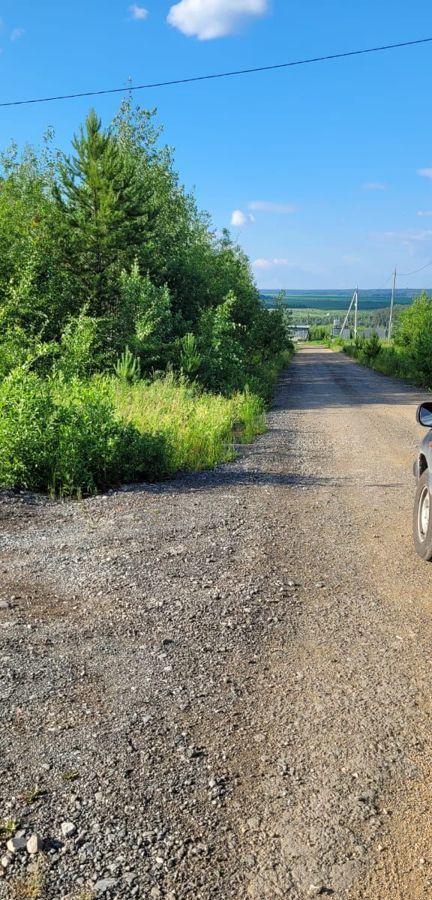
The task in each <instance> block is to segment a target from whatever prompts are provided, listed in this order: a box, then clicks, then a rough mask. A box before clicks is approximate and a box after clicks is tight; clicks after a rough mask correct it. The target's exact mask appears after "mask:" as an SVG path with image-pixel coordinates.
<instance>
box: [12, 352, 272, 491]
mask: <svg viewBox="0 0 432 900" xmlns="http://www.w3.org/2000/svg"><path fill="white" fill-rule="evenodd" d="M277 371H278V370H277ZM276 374H277V372H276ZM273 375H274V373H273V370H272V372H271V376H270V374H269V373H267V374H266V378H267V379H269V383H270V377H271V378H273ZM264 406H265V404H264V401H263V400H262V399H260V397H259V396H258V395H256V394H255V393H252V392H250V391H249V390H245V391H243V392H242V393H237V394H235V395H234V396H232V397H229V398H228V397H223V396H221V395H216V394H210V393H206V392H204V391H202V390H200V389H198V387H197V386H195V385H193V384H192V385H191V384H189V383H188V382H186V381H183V380H181V379H178V378H176V377H175V376H174V375H172V374H168V375H166V376H164V377H162V378H159V379H156V380H155V381H153V382H151V383H147V382H144V381H140V382H137V383H136V384H129V383H127V382H121V381H119V380H117V379H114V378H108V377H103V376H93V377H92V378H89V379H87V380H80V379H78V378H72V379H69V380H65V379H64V378H62V377H58V376H57V377H51V378H42V377H40V376H38V375H36V374H34V373H28V372H25V371H23V370H22V369H17V370H14V371H13V372H12V373H10V375H8V376H7V377H6V378H4V379H3V381H2V382H1V383H0V485H1V486H4V487H13V488H24V489H27V490H35V491H44V492H47V493H50V494H51V495H53V496H75V497H81V496H86V495H89V494H93V493H96V492H97V491H100V490H105V489H107V488H108V487H112V486H115V485H118V484H121V483H124V482H132V481H158V480H161V479H164V478H167V477H168V476H171V475H174V474H175V473H176V472H178V471H197V470H201V469H207V468H212V467H214V466H215V465H217V464H219V463H223V462H227V461H229V460H231V459H233V458H234V456H235V453H236V450H235V444H237V443H241V442H250V441H251V440H252V439H253V437H254V436H255V435H257V434H260V433H262V432H263V431H264V430H265V416H264Z"/></svg>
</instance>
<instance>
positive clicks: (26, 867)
mask: <svg viewBox="0 0 432 900" xmlns="http://www.w3.org/2000/svg"><path fill="white" fill-rule="evenodd" d="M418 399H419V397H418V395H417V394H416V392H415V391H413V390H411V389H410V388H405V387H404V386H403V385H401V384H400V383H397V382H393V381H391V380H389V379H386V378H384V377H380V376H378V375H376V374H374V373H372V372H369V371H367V370H365V369H363V368H361V367H359V366H357V365H355V364H353V363H352V362H351V361H350V360H348V359H346V358H345V357H343V356H342V355H340V354H332V353H331V352H330V351H325V350H316V349H315V350H307V351H302V352H300V353H299V354H298V355H297V357H296V358H295V361H294V363H293V365H292V366H291V368H290V369H289V370H288V372H287V373H286V374H285V376H284V379H283V380H282V383H281V385H280V389H279V391H278V395H277V402H276V405H275V408H274V410H273V412H272V414H271V421H270V425H271V427H270V430H269V432H268V433H267V434H266V435H265V436H264V437H263V438H261V439H259V440H258V441H257V442H256V444H254V446H253V447H249V448H246V449H245V451H244V452H243V453H242V458H241V459H240V460H239V461H238V462H236V463H235V464H233V465H230V466H225V467H222V468H221V469H219V470H217V471H216V472H214V473H211V474H208V473H207V474H202V475H199V476H193V477H192V476H191V477H188V478H184V479H181V480H177V481H174V482H170V483H167V484H165V485H162V486H156V487H144V488H140V489H134V490H131V491H123V492H118V493H115V494H112V495H109V496H107V497H100V498H95V499H92V500H88V501H85V502H84V503H81V504H63V505H62V504H57V503H51V502H40V501H32V500H31V498H26V497H22V498H16V497H3V499H1V500H0V526H1V531H0V576H1V582H0V600H3V601H7V604H8V608H3V609H2V608H0V641H1V645H2V654H3V666H2V680H1V683H0V702H1V707H2V721H3V724H4V727H3V728H2V730H1V733H0V759H1V760H2V772H1V779H0V802H1V810H2V812H0V819H2V818H3V819H5V818H8V817H9V818H11V819H14V820H15V821H16V822H17V823H18V824H19V826H20V827H21V828H23V829H25V830H26V834H29V833H30V832H31V831H32V830H36V831H38V832H40V833H41V835H42V836H43V838H44V839H45V841H46V844H45V851H44V853H43V854H40V859H41V862H40V863H39V864H38V866H37V867H36V868H37V872H36V873H33V876H32V877H33V879H36V882H37V881H38V882H39V884H40V890H39V895H40V897H42V898H47V900H54V898H55V900H59V898H66V897H68V898H73V900H79V898H80V900H81V898H87V897H92V896H106V897H112V898H114V897H117V898H129V897H130V898H134V897H138V898H141V897H142V898H157V897H161V898H170V900H174V898H176V900H183V898H188V900H210V898H212V900H214V898H217V900H228V898H236V900H241V898H247V897H254V898H256V900H275V898H278V897H281V898H289V900H291V898H293V900H294V898H301V900H303V898H307V897H311V896H317V895H319V894H321V895H326V894H327V895H332V896H334V897H335V898H349V900H360V898H365V900H390V898H391V900H393V898H396V900H402V898H404V900H408V898H409V900H420V898H427V897H432V851H431V847H432V819H431V815H430V807H431V801H432V796H431V794H432V788H431V787H430V785H431V783H432V782H431V774H432V730H431V721H430V716H431V653H432V650H431V648H432V590H431V588H432V566H428V565H426V564H424V563H421V561H420V560H419V559H418V558H417V557H416V555H415V553H414V550H413V549H412V545H411V535H410V527H411V508H412V499H413V490H414V484H413V479H412V476H411V463H412V459H413V456H414V451H415V447H416V444H417V442H418V439H419V430H418V428H417V426H416V424H415V420H414V411H415V405H416V402H417V401H418ZM4 605H5V604H4V603H3V606H4ZM36 788H37V789H38V790H36ZM65 821H69V822H72V823H73V824H74V825H75V827H76V831H75V833H74V834H73V835H72V836H71V837H70V838H64V837H63V836H62V830H61V824H62V823H63V822H65ZM31 868H32V866H31V864H30V863H29V861H28V858H27V855H26V854H25V853H24V852H20V853H18V854H16V856H15V858H14V861H13V862H10V863H9V865H8V866H7V867H6V869H5V875H4V877H3V878H2V879H0V898H2V900H3V898H8V900H9V898H10V897H12V896H13V891H15V895H16V896H17V897H19V896H21V897H23V896H26V894H24V893H23V890H25V889H26V885H27V886H28V873H29V871H30V869H31ZM90 887H91V891H90V893H86V891H88V889H89V888H90ZM20 891H21V893H19V892H20ZM27 896H28V895H27ZM33 896H36V895H35V894H34V895H33Z"/></svg>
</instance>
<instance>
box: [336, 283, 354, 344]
mask: <svg viewBox="0 0 432 900" xmlns="http://www.w3.org/2000/svg"><path fill="white" fill-rule="evenodd" d="M353 306H354V335H357V313H358V288H356V289H355V291H354V293H353V295H352V299H351V303H350V305H349V307H348V312H347V314H346V316H345V318H344V321H343V325H342V328H341V330H340V332H339V337H342V335H343V333H344V331H345V327H346V324H347V322H348V319H349V317H350V313H351V310H352V308H353Z"/></svg>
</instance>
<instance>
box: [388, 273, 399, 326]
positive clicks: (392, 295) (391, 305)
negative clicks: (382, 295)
mask: <svg viewBox="0 0 432 900" xmlns="http://www.w3.org/2000/svg"><path fill="white" fill-rule="evenodd" d="M396 276H397V272H396V269H395V270H394V272H393V287H392V294H391V301H390V316H389V323H388V335H387V336H388V339H389V341H390V340H391V336H392V327H393V308H394V302H395V293H396Z"/></svg>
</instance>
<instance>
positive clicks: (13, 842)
mask: <svg viewBox="0 0 432 900" xmlns="http://www.w3.org/2000/svg"><path fill="white" fill-rule="evenodd" d="M26 844H27V841H26V838H25V837H23V836H19V837H18V835H15V837H13V838H10V839H9V840H8V842H7V844H6V847H7V849H8V850H9V851H10V852H11V853H18V850H25V848H26Z"/></svg>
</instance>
